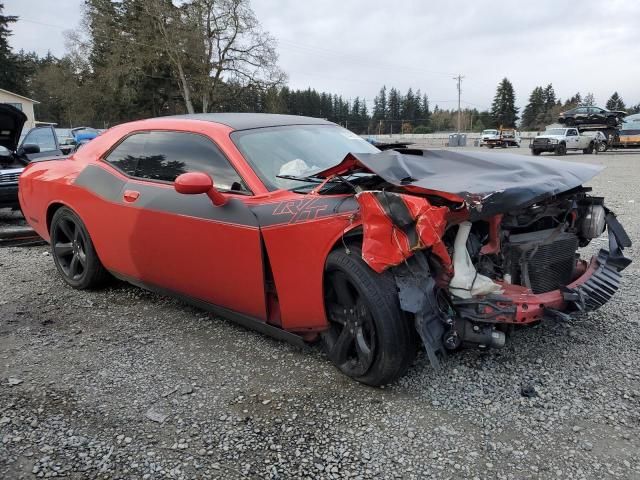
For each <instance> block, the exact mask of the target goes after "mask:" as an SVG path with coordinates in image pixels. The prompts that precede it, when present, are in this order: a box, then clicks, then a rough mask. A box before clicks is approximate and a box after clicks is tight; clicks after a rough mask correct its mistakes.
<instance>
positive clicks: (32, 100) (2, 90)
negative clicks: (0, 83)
mask: <svg viewBox="0 0 640 480" xmlns="http://www.w3.org/2000/svg"><path fill="white" fill-rule="evenodd" d="M0 92H3V93H8V94H9V95H13V96H14V97H18V98H22V99H23V100H28V101H29V102H31V103H40V102H39V101H37V100H34V99H33V98H28V97H25V96H24V95H18V94H17V93H14V92H10V91H9V90H5V89H4V88H0Z"/></svg>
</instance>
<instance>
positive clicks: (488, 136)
mask: <svg viewBox="0 0 640 480" xmlns="http://www.w3.org/2000/svg"><path fill="white" fill-rule="evenodd" d="M497 138H498V130H496V129H495V128H489V129H487V130H483V131H482V133H481V134H480V146H481V147H482V146H484V145H486V144H487V141H489V140H495V139H497Z"/></svg>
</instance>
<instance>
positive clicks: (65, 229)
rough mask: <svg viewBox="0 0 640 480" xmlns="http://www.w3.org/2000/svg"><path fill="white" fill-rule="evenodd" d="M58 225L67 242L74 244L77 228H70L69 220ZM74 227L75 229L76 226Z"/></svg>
mask: <svg viewBox="0 0 640 480" xmlns="http://www.w3.org/2000/svg"><path fill="white" fill-rule="evenodd" d="M58 225H59V226H60V230H62V233H63V234H64V236H65V237H67V240H69V241H70V242H73V240H74V233H75V232H74V230H75V228H73V229H72V228H70V227H69V222H68V221H67V220H62V221H61V222H60V223H59V224H58ZM72 225H73V226H74V227H75V225H74V224H72Z"/></svg>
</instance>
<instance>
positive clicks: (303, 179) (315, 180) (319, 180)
mask: <svg viewBox="0 0 640 480" xmlns="http://www.w3.org/2000/svg"><path fill="white" fill-rule="evenodd" d="M276 178H284V179H285V180H297V181H299V182H305V183H322V182H323V181H324V179H323V178H320V177H314V176H310V177H296V176H295V175H276Z"/></svg>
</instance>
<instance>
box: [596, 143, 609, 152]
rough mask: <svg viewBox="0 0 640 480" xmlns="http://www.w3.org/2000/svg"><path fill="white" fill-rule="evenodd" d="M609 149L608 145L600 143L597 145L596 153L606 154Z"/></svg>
mask: <svg viewBox="0 0 640 480" xmlns="http://www.w3.org/2000/svg"><path fill="white" fill-rule="evenodd" d="M608 149H609V145H608V144H607V143H606V142H600V143H599V144H598V153H602V152H606V151H607V150H608Z"/></svg>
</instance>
